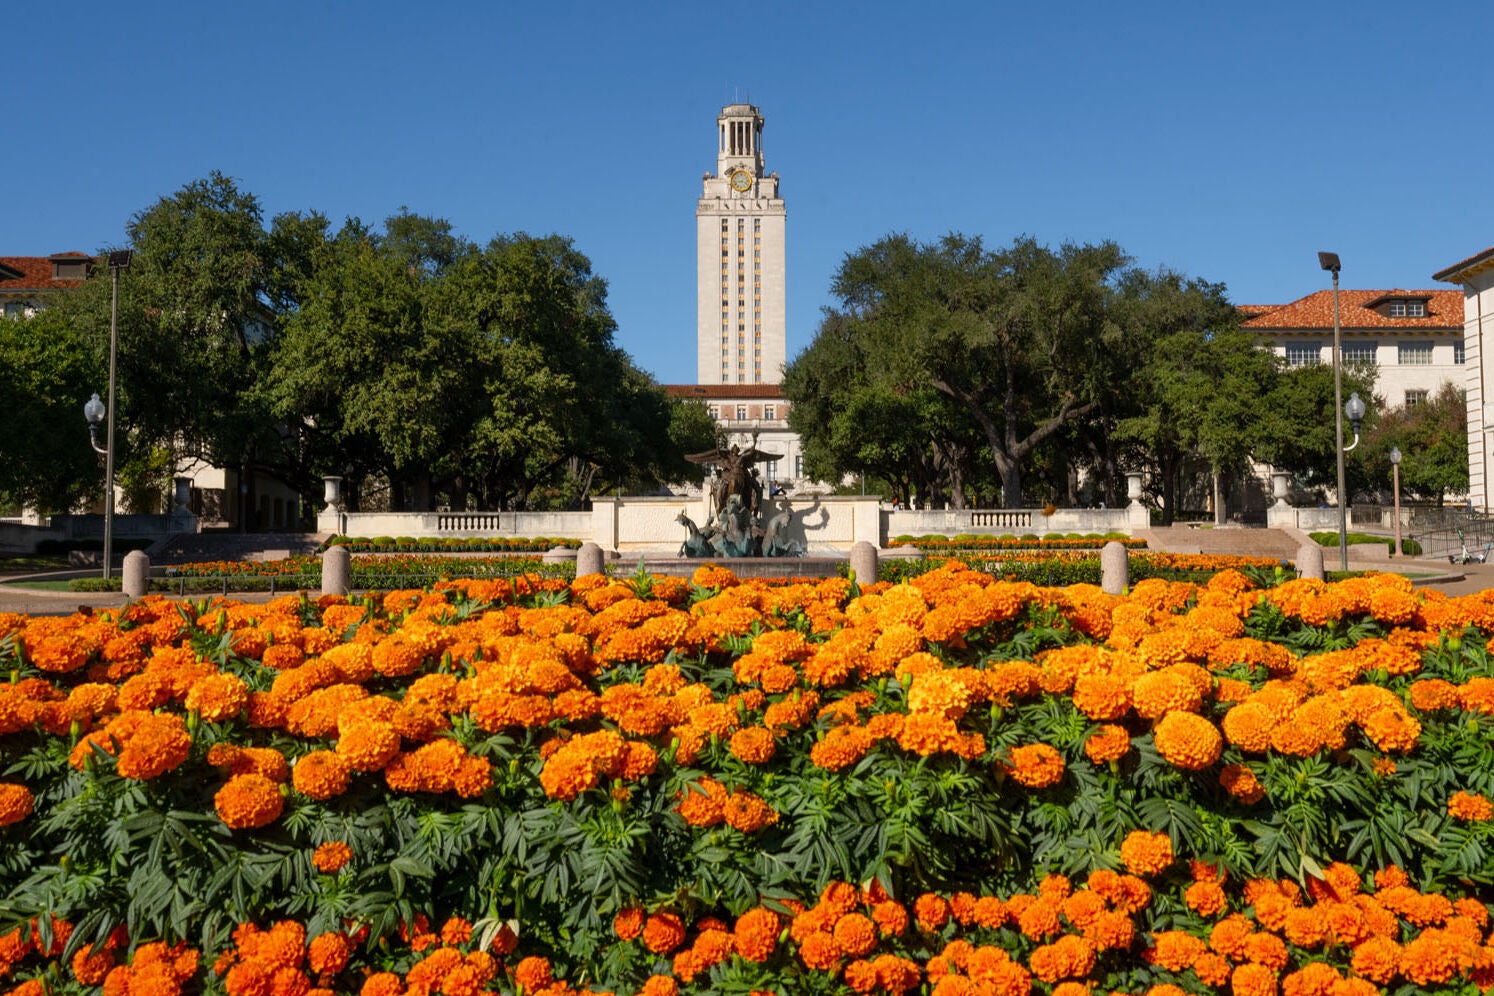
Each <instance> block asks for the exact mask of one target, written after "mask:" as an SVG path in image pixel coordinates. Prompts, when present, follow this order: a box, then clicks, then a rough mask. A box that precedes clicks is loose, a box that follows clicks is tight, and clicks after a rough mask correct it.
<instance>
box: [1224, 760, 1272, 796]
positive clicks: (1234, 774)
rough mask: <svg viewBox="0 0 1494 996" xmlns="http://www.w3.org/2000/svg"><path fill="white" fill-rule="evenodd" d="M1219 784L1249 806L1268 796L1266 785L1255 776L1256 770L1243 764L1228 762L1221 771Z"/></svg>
mask: <svg viewBox="0 0 1494 996" xmlns="http://www.w3.org/2000/svg"><path fill="white" fill-rule="evenodd" d="M1219 784H1220V785H1222V786H1224V790H1225V791H1226V792H1228V793H1229V794H1230V795H1232V796H1234V797H1235V798H1236V799H1239V800H1240V801H1241V802H1243V803H1245V804H1246V805H1247V806H1249V805H1253V804H1255V803H1257V802H1260V801H1261V800H1262V799H1264V798H1265V797H1266V787H1265V786H1264V785H1262V784H1261V783H1260V779H1258V778H1256V777H1255V772H1254V771H1252V770H1250V769H1249V768H1247V767H1246V766H1245V765H1243V764H1227V765H1225V766H1224V768H1223V770H1221V771H1220V772H1219Z"/></svg>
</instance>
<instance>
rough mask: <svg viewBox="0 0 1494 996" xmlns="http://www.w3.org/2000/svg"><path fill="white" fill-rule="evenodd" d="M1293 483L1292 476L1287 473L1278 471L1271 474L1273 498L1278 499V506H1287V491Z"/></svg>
mask: <svg viewBox="0 0 1494 996" xmlns="http://www.w3.org/2000/svg"><path fill="white" fill-rule="evenodd" d="M1291 483H1292V475H1291V474H1288V473H1287V472H1286V471H1284V470H1277V471H1273V472H1272V473H1271V496H1272V497H1273V498H1275V499H1276V504H1278V505H1285V504H1286V503H1287V489H1288V488H1289V487H1290V486H1291Z"/></svg>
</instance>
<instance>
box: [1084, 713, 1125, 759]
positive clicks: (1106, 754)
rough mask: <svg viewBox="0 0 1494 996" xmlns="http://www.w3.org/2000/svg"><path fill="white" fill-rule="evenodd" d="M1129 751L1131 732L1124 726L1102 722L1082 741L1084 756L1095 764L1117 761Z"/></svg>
mask: <svg viewBox="0 0 1494 996" xmlns="http://www.w3.org/2000/svg"><path fill="white" fill-rule="evenodd" d="M1130 751H1131V734H1130V733H1128V732H1127V731H1126V728H1125V727H1124V726H1117V725H1115V724H1114V723H1102V724H1100V725H1099V726H1098V727H1096V728H1095V731H1094V732H1093V733H1091V734H1090V735H1089V737H1088V738H1086V739H1085V741H1084V756H1085V757H1087V758H1089V759H1090V760H1091V761H1093V762H1094V763H1096V764H1105V763H1106V762H1109V761H1118V760H1120V759H1121V758H1123V757H1125V756H1126V755H1127V754H1128V753H1130Z"/></svg>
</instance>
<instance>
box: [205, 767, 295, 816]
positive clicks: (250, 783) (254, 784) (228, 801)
mask: <svg viewBox="0 0 1494 996" xmlns="http://www.w3.org/2000/svg"><path fill="white" fill-rule="evenodd" d="M213 806H214V808H215V809H217V811H218V818H219V819H220V820H222V821H223V822H224V823H225V824H227V825H228V826H230V827H233V828H234V829H235V830H243V829H250V828H254V827H262V826H267V825H269V824H271V823H273V822H275V820H276V819H278V818H279V817H280V813H281V811H282V810H283V809H284V808H285V799H284V797H282V796H281V794H280V786H279V785H277V784H275V783H274V782H272V781H270V779H268V778H266V777H265V776H264V775H253V774H250V775H234V776H233V777H232V778H230V779H229V780H228V783H227V784H226V785H224V786H223V787H222V788H221V789H219V790H218V793H217V795H215V796H213Z"/></svg>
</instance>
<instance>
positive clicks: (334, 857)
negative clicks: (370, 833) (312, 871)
mask: <svg viewBox="0 0 1494 996" xmlns="http://www.w3.org/2000/svg"><path fill="white" fill-rule="evenodd" d="M352 860H353V849H352V848H351V847H349V846H348V845H347V844H345V843H343V842H342V841H340V840H329V841H327V842H326V843H325V844H318V845H317V847H316V850H315V851H313V852H312V853H311V863H312V864H313V865H315V866H316V870H317V871H319V872H323V873H325V874H328V875H331V874H334V873H336V872H339V871H342V869H343V868H344V867H345V866H346V865H347V863H348V862H349V861H352Z"/></svg>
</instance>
